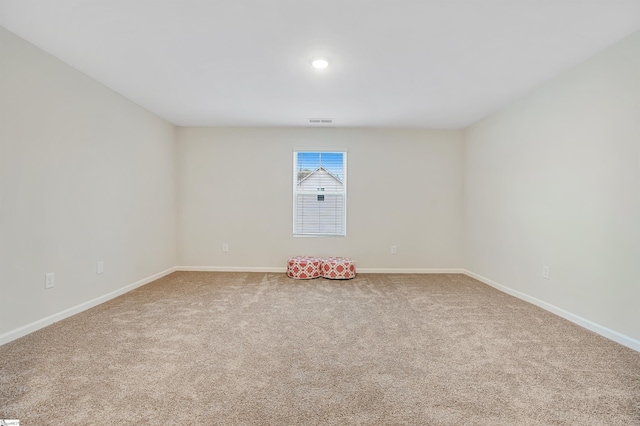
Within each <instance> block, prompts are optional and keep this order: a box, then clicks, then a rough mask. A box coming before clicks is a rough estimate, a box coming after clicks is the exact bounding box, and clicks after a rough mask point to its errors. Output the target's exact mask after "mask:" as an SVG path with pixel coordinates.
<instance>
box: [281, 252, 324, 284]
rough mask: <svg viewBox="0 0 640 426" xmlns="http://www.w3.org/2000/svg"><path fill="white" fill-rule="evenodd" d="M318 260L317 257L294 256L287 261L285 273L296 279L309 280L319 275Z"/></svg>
mask: <svg viewBox="0 0 640 426" xmlns="http://www.w3.org/2000/svg"><path fill="white" fill-rule="evenodd" d="M320 262H321V260H320V259H318V258H317V257H310V256H295V257H292V258H290V259H289V261H288V262H287V275H288V276H289V277H290V278H294V279H296V280H310V279H312V278H318V277H319V276H320Z"/></svg>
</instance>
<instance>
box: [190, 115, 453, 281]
mask: <svg viewBox="0 0 640 426" xmlns="http://www.w3.org/2000/svg"><path fill="white" fill-rule="evenodd" d="M294 148H313V149H336V148H342V149H347V150H348V160H347V168H348V170H347V175H348V177H347V187H348V188H347V191H348V203H347V236H346V237H344V238H343V237H320V238H318V237H293V235H292V234H293V223H292V220H293V219H292V217H293V205H292V202H293V201H292V199H293V170H292V168H293V150H294ZM178 152H179V194H180V195H179V197H180V198H179V236H180V237H179V250H178V251H179V253H180V254H179V257H180V259H179V262H180V263H179V264H180V265H181V266H207V267H238V268H244V267H273V268H283V267H285V266H286V260H287V258H289V257H291V256H293V255H298V254H308V255H314V256H328V255H337V256H348V257H352V258H354V259H355V260H356V263H357V266H358V267H359V268H401V269H403V268H404V269H410V268H418V269H431V268H460V267H461V266H462V263H461V262H462V260H461V253H460V248H461V226H462V216H461V215H462V211H461V203H462V169H461V168H462V139H461V132H460V131H452V130H444V131H436V130H383V129H371V130H361V129H317V128H299V129H273V128H271V129H269V128H263V129H214V128H180V129H179V130H178ZM223 243H227V244H229V252H228V253H223V252H222V244H223ZM391 245H396V246H397V247H398V254H396V255H391V253H390V249H391Z"/></svg>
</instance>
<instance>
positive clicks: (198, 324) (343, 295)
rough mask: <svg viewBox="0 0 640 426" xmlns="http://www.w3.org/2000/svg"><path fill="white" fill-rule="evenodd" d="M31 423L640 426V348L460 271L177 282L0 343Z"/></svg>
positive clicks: (22, 414)
mask: <svg viewBox="0 0 640 426" xmlns="http://www.w3.org/2000/svg"><path fill="white" fill-rule="evenodd" d="M0 373H1V374H0V419H2V418H16V419H20V420H21V423H20V425H21V426H28V425H54V424H55V425H58V424H64V425H90V424H98V425H106V424H109V425H139V424H151V425H160V424H201V425H211V424H246V425H254V424H255V425H259V424H271V425H289V424H299V425H313V424H323V425H324V424H326V425H346V424H399V425H401V424H415V425H624V426H628V425H640V353H638V352H634V351H632V350H630V349H628V348H625V347H623V346H621V345H618V344H616V343H614V342H611V341H609V340H607V339H605V338H603V337H600V336H598V335H596V334H594V333H591V332H589V331H587V330H584V329H582V328H580V327H578V326H576V325H574V324H572V323H569V322H567V321H565V320H563V319H561V318H558V317H556V316H554V315H553V314H550V313H548V312H546V311H544V310H542V309H539V308H537V307H535V306H532V305H530V304H527V303H525V302H522V301H519V300H517V299H515V298H513V297H510V296H508V295H505V294H503V293H500V292H498V291H496V290H494V289H492V288H490V287H488V286H486V285H484V284H481V283H480V282H478V281H475V280H473V279H471V278H468V277H465V276H462V275H374V274H370V275H365V274H361V275H359V276H358V277H357V278H356V279H354V280H351V281H327V280H322V279H320V280H313V281H294V280H290V279H288V278H286V276H285V275H284V274H262V273H215V272H178V273H174V274H171V275H169V276H167V277H165V278H162V279H160V280H158V281H155V282H153V283H151V284H148V285H146V286H144V287H141V288H139V289H137V290H135V291H132V292H130V293H128V294H126V295H124V296H122V297H119V298H117V299H114V300H112V301H110V302H108V303H105V304H103V305H100V306H98V307H96V308H93V309H91V310H89V311H86V312H83V313H81V314H79V315H76V316H74V317H72V318H69V319H67V320H64V321H60V322H58V323H56V324H54V325H52V326H50V327H47V328H45V329H42V330H40V331H38V332H35V333H33V334H31V335H29V336H26V337H24V338H21V339H18V340H16V341H14V342H11V343H9V344H6V345H4V346H2V347H0Z"/></svg>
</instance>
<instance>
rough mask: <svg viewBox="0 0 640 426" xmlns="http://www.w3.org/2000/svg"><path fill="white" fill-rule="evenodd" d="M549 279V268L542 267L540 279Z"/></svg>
mask: <svg viewBox="0 0 640 426" xmlns="http://www.w3.org/2000/svg"><path fill="white" fill-rule="evenodd" d="M550 277H551V276H550V275H549V267H548V266H546V265H544V266H543V267H542V278H545V279H547V280H548V279H550Z"/></svg>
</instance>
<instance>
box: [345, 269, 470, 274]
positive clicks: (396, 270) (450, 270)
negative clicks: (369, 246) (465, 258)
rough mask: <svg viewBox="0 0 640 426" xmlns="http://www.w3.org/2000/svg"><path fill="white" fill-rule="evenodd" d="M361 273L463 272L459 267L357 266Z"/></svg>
mask: <svg viewBox="0 0 640 426" xmlns="http://www.w3.org/2000/svg"><path fill="white" fill-rule="evenodd" d="M357 272H358V273H363V274H463V273H464V269H459V268H444V269H442V268H440V269H439V268H358V270H357Z"/></svg>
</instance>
